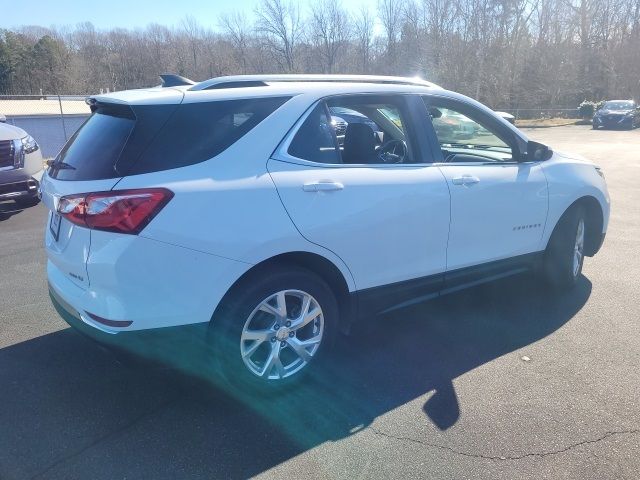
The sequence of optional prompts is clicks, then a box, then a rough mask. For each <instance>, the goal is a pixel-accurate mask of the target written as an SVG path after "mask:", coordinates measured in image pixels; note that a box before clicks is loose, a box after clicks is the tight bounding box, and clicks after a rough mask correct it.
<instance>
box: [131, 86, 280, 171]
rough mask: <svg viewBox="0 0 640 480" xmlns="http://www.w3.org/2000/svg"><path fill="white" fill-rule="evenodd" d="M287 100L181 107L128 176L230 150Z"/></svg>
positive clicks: (213, 155)
mask: <svg viewBox="0 0 640 480" xmlns="http://www.w3.org/2000/svg"><path fill="white" fill-rule="evenodd" d="M287 100H288V98H282V97H278V98H256V99H246V100H228V101H222V102H209V103H189V104H182V105H180V106H179V107H178V108H177V109H176V111H175V113H174V114H173V115H172V116H171V118H170V119H169V121H168V122H167V123H166V124H165V125H164V126H163V127H162V129H161V130H160V132H159V133H158V136H157V138H156V140H154V141H153V142H152V143H151V145H150V146H149V148H148V149H147V150H146V151H145V152H144V153H143V155H142V158H140V160H139V161H137V162H135V163H134V165H133V167H132V168H131V170H130V171H129V173H130V174H137V173H146V172H154V171H157V170H167V169H170V168H177V167H184V166H186V165H192V164H194V163H199V162H203V161H205V160H208V159H210V158H212V157H215V156H216V155H219V154H220V153H222V152H223V151H224V150H226V149H227V148H229V147H230V146H231V145H233V144H234V143H235V142H237V141H238V140H239V139H240V138H242V137H243V136H244V135H246V134H247V133H248V132H249V131H250V130H251V129H252V128H253V127H255V126H256V125H257V124H258V123H260V122H261V121H262V120H264V119H265V118H266V117H268V116H269V115H270V114H271V113H273V112H274V111H275V110H276V109H277V108H278V107H280V106H281V105H282V104H283V103H284V102H286V101H287Z"/></svg>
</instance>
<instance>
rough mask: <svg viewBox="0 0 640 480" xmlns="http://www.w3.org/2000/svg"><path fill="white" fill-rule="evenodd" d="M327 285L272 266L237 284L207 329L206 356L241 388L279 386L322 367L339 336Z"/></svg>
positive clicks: (335, 306)
mask: <svg viewBox="0 0 640 480" xmlns="http://www.w3.org/2000/svg"><path fill="white" fill-rule="evenodd" d="M337 325H338V304H337V302H336V298H335V296H334V294H333V292H332V291H331V289H330V288H329V286H328V285H327V284H326V283H325V282H324V281H323V280H322V279H321V278H320V277H319V276H317V275H316V274H314V273H313V272H311V271H309V270H306V269H303V268H299V267H294V266H291V267H284V268H282V267H281V269H277V270H276V269H270V270H269V271H263V272H262V273H261V274H259V275H256V276H253V277H251V278H249V279H247V280H245V281H242V283H241V284H240V285H238V286H236V287H235V288H234V290H233V291H232V292H230V294H229V295H228V298H227V299H225V300H224V302H223V304H222V305H221V307H220V308H219V309H218V311H217V312H216V314H215V316H214V318H213V320H212V323H211V326H210V328H209V341H208V342H207V343H208V345H209V346H211V347H212V350H211V351H209V352H208V355H209V356H210V357H212V358H211V360H212V361H213V362H214V364H215V366H216V370H217V371H218V372H219V373H221V374H222V377H223V379H224V380H225V381H226V382H227V383H228V384H230V385H231V386H232V387H234V388H239V389H240V390H242V391H247V390H249V391H251V390H256V389H258V390H260V391H261V392H269V391H276V390H279V389H280V388H282V387H286V386H289V385H291V384H292V383H295V382H297V381H299V380H300V379H302V378H303V377H304V376H306V375H308V374H309V373H310V372H313V371H314V370H316V369H318V368H321V367H322V364H323V363H325V357H326V356H327V353H328V350H329V349H330V347H331V346H332V344H333V341H334V339H335V332H336V330H337V328H336V327H337Z"/></svg>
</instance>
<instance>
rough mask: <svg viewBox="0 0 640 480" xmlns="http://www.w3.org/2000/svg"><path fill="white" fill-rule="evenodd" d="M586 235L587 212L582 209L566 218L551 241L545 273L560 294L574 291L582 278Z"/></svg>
mask: <svg viewBox="0 0 640 480" xmlns="http://www.w3.org/2000/svg"><path fill="white" fill-rule="evenodd" d="M585 233H586V219H585V212H584V209H583V208H582V207H581V206H575V207H572V208H571V209H569V210H568V211H567V212H565V214H564V215H563V216H562V218H561V219H560V221H559V222H558V224H557V225H556V228H555V229H554V231H553V233H552V234H551V238H550V239H549V244H548V245H547V249H546V250H545V254H544V265H543V273H544V276H545V277H546V280H547V281H548V283H549V284H550V285H551V286H552V287H553V288H556V289H558V290H568V289H571V288H573V287H574V286H575V285H576V283H577V282H578V278H580V275H581V274H582V265H583V263H584V245H585Z"/></svg>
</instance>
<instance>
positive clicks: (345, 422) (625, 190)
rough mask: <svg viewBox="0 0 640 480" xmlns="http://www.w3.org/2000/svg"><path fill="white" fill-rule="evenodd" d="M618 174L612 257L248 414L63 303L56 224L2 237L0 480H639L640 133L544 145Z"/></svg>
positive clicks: (368, 331)
mask: <svg viewBox="0 0 640 480" xmlns="http://www.w3.org/2000/svg"><path fill="white" fill-rule="evenodd" d="M527 134H528V135H530V137H531V138H533V139H535V140H538V141H542V142H544V143H547V144H549V145H550V146H552V147H553V148H556V149H557V150H562V151H567V152H577V153H580V154H583V155H585V156H587V157H588V158H590V159H593V160H595V161H597V163H599V164H600V165H601V166H602V167H603V169H604V172H605V175H606V178H607V182H608V184H609V189H610V193H611V199H612V215H611V222H610V227H609V232H608V234H607V239H606V241H605V244H604V246H603V249H602V251H601V252H600V253H599V254H598V255H597V256H596V257H595V258H591V259H587V260H586V262H585V267H584V278H582V279H581V280H580V282H579V285H578V287H577V288H576V289H575V290H574V291H573V292H571V293H570V294H568V295H564V296H560V297H556V296H554V295H552V294H551V293H550V292H549V291H548V290H546V289H544V288H542V287H541V286H540V285H538V284H537V283H536V281H535V280H533V279H532V278H531V277H522V278H519V279H513V278H512V279H509V280H507V281H502V282H498V283H494V284H491V285H485V286H482V287H479V288H476V289H474V290H470V291H467V292H462V293H459V294H454V295H450V296H448V297H443V298H441V299H439V300H437V301H433V302H431V303H427V304H424V305H420V306H417V307H414V308H411V309H406V310H403V311H398V312H396V313H394V314H393V315H389V316H386V317H380V318H377V319H372V320H371V321H370V322H368V324H367V325H366V328H360V329H356V330H355V331H354V332H353V334H352V335H351V336H350V337H347V338H344V339H342V340H341V341H340V342H339V345H338V346H337V348H336V352H335V355H334V358H333V362H332V364H331V365H330V366H329V368H328V372H327V375H326V377H323V378H316V379H314V380H313V381H310V382H308V383H306V384H305V385H304V386H301V387H300V388H296V389H294V390H292V391H289V392H286V393H284V394H281V395H277V396H274V397H254V398H247V397H238V396H234V395H232V394H230V393H229V392H226V391H224V390H223V389H221V388H219V387H215V386H208V385H207V384H206V383H204V382H202V381H200V380H197V379H191V378H190V377H188V376H185V375H181V374H179V373H177V372H174V371H172V370H168V369H163V368H158V367H156V366H152V365H135V366H128V365H123V364H121V363H119V362H117V361H116V360H115V359H114V357H113V356H112V355H111V354H109V353H107V352H104V351H102V350H100V349H98V348H96V346H95V345H94V344H92V343H90V342H89V341H88V340H86V339H84V338H82V337H81V336H79V335H78V334H76V333H75V332H73V331H71V330H70V329H68V328H67V327H66V324H65V323H64V322H63V321H62V320H61V319H60V318H59V317H58V315H57V314H56V312H55V311H54V309H53V307H52V306H51V304H50V301H49V298H48V296H47V287H46V278H45V255H44V251H43V248H42V231H43V228H44V218H45V210H44V208H43V207H42V206H37V207H35V208H32V209H30V210H27V211H23V212H19V213H16V214H15V215H12V216H10V217H9V218H6V216H5V219H4V220H2V221H0V478H1V479H3V480H4V479H24V478H64V479H75V478H77V479H86V478H93V479H118V478H122V479H124V478H153V479H164V478H167V479H173V478H246V477H252V476H258V477H261V478H296V479H297V478H306V479H312V478H349V479H352V478H387V477H389V478H391V477H393V478H409V477H413V478H430V479H435V478H438V479H440V478H443V479H448V478H451V479H454V478H455V479H462V478H465V479H474V478H478V479H488V478H491V479H516V478H517V479H529V478H530V479H541V478H549V479H559V478H563V479H564V478H575V479H599V480H600V479H611V478H617V479H622V478H628V479H636V478H638V477H639V475H640V326H639V323H640V187H639V186H638V175H640V155H639V153H640V130H635V131H630V132H628V131H591V130H590V127H583V126H572V127H555V128H549V129H536V130H528V131H527Z"/></svg>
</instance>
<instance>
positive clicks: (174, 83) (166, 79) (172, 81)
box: [160, 73, 196, 87]
mask: <svg viewBox="0 0 640 480" xmlns="http://www.w3.org/2000/svg"><path fill="white" fill-rule="evenodd" d="M160 80H162V86H163V87H179V86H181V85H195V84H196V82H194V81H193V80H189V79H188V78H184V77H182V76H180V75H174V74H172V73H163V74H162V75H160Z"/></svg>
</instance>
